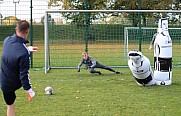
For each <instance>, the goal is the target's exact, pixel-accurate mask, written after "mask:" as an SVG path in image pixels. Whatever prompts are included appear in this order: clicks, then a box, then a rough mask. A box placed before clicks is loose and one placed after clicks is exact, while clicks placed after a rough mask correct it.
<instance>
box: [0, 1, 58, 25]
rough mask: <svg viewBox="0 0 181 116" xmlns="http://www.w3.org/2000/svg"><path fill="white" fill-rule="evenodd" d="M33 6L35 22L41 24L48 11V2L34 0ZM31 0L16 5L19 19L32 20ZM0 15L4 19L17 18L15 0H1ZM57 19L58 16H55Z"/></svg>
mask: <svg viewBox="0 0 181 116" xmlns="http://www.w3.org/2000/svg"><path fill="white" fill-rule="evenodd" d="M32 1H33V2H32V4H33V15H32V17H33V20H35V21H36V22H39V21H40V20H41V17H42V16H44V12H45V10H47V9H48V2H47V1H48V0H32ZM30 3H31V2H30V0H20V2H19V3H16V17H17V18H18V19H30ZM53 9H57V8H53ZM0 13H1V14H2V15H3V18H4V17H8V16H15V3H13V0H3V2H1V0H0ZM54 17H56V16H54Z"/></svg>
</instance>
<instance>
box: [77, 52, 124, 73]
mask: <svg viewBox="0 0 181 116" xmlns="http://www.w3.org/2000/svg"><path fill="white" fill-rule="evenodd" d="M82 64H85V69H86V70H89V72H90V73H98V74H99V75H102V73H101V72H100V71H96V70H94V69H95V68H101V69H105V70H108V71H111V72H114V73H115V74H122V72H119V71H115V70H113V69H112V68H110V67H108V66H104V65H102V64H100V63H99V62H98V61H96V60H94V59H93V58H92V57H90V56H89V55H88V53H87V52H83V53H82V60H81V61H80V63H79V64H78V70H77V71H78V72H80V68H81V66H82Z"/></svg>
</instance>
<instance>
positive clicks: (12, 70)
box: [0, 34, 31, 92]
mask: <svg viewBox="0 0 181 116" xmlns="http://www.w3.org/2000/svg"><path fill="white" fill-rule="evenodd" d="M27 42H28V41H27V40H26V39H24V38H21V37H19V36H17V35H16V34H14V35H12V36H9V37H7V38H6V39H5V40H4V43H3V51H2V56H1V57H2V58H1V72H0V86H1V89H2V90H3V91H4V92H11V91H15V90H17V89H19V88H21V87H23V88H24V90H29V89H30V88H31V83H30V79H29V68H30V52H29V51H28V49H27V47H26V43H27Z"/></svg>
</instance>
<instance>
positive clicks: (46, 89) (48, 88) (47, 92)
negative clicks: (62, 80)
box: [45, 86, 53, 95]
mask: <svg viewBox="0 0 181 116" xmlns="http://www.w3.org/2000/svg"><path fill="white" fill-rule="evenodd" d="M45 94H46V95H52V94H53V88H52V87H50V86H47V87H46V88H45Z"/></svg>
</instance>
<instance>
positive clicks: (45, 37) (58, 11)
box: [44, 10, 181, 73]
mask: <svg viewBox="0 0 181 116" xmlns="http://www.w3.org/2000/svg"><path fill="white" fill-rule="evenodd" d="M66 12H72V13H73V12H102V13H106V12H107V13H109V12H116V13H118V12H128V13H129V12H137V13H138V12H140V13H141V12H147V13H153V12H154V13H156V12H157V13H158V12H159V13H181V10H46V11H45V20H44V46H45V66H44V68H45V73H48V71H49V70H50V69H51V68H52V67H51V66H50V56H49V53H50V52H49V41H48V13H66Z"/></svg>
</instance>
